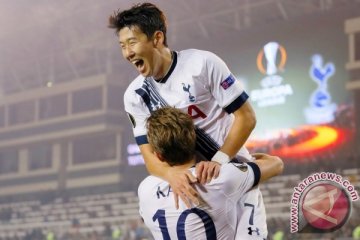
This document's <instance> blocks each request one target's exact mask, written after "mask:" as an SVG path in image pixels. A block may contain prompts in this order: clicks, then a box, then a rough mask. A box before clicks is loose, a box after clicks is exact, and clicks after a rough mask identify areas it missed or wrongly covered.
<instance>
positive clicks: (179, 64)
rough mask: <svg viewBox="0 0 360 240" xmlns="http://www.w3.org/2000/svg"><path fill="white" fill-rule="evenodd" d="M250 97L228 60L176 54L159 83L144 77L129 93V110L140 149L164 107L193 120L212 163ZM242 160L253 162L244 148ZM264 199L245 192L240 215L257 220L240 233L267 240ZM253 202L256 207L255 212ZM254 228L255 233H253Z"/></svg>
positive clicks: (203, 152)
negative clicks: (151, 118) (150, 121)
mask: <svg viewBox="0 0 360 240" xmlns="http://www.w3.org/2000/svg"><path fill="white" fill-rule="evenodd" d="M247 99H248V95H247V94H246V92H245V91H244V89H243V87H242V84H241V83H240V81H238V80H236V79H235V77H234V76H233V74H232V73H231V72H230V70H229V68H228V67H227V66H226V64H225V63H224V61H223V60H221V59H220V58H219V57H218V56H216V55H215V54H213V53H211V52H207V51H202V50H196V49H188V50H183V51H179V52H173V63H172V65H171V67H170V70H169V72H168V73H167V74H166V76H165V77H164V78H163V79H162V80H161V81H160V82H156V81H155V80H154V79H153V78H151V77H144V76H142V75H139V76H138V77H137V78H136V79H135V80H134V81H133V82H132V83H131V84H130V85H129V87H128V88H127V90H126V92H125V94H124V104H125V111H126V112H127V114H128V116H129V118H130V120H131V123H132V125H133V131H134V136H135V139H136V142H137V144H138V145H141V144H144V143H148V141H147V137H146V134H147V130H146V119H147V118H148V117H149V116H150V114H151V112H153V111H155V110H156V109H158V108H161V107H164V106H171V107H176V108H178V109H180V110H182V111H184V112H186V113H188V114H189V115H190V116H191V117H192V119H193V121H194V124H195V127H196V136H197V137H196V141H197V142H196V150H197V152H198V153H200V154H201V155H203V156H204V157H205V158H206V159H208V160H210V159H212V157H213V156H214V155H215V153H216V152H217V151H218V150H219V149H220V147H221V146H222V145H223V144H224V140H225V138H226V136H227V134H228V132H229V130H230V128H231V125H232V122H233V117H234V116H233V115H232V114H231V113H233V112H234V111H235V110H237V109H239V108H240V107H241V106H242V105H243V104H244V103H245V102H246V101H247ZM237 156H238V158H242V159H243V158H245V159H251V156H250V154H249V152H248V151H247V149H246V148H245V147H242V148H241V149H240V150H239V152H238V153H237ZM203 160H204V159H203ZM261 198H262V196H261V193H260V191H259V190H258V189H257V188H255V189H253V190H251V191H249V192H248V193H247V194H245V196H244V199H245V200H246V201H244V203H243V204H240V205H239V215H242V214H244V215H246V216H248V215H249V214H250V215H253V216H255V217H254V220H253V221H248V222H247V224H246V225H245V224H241V225H240V224H239V225H238V234H243V233H244V234H247V235H249V236H253V237H254V236H262V237H264V238H266V236H267V225H266V216H265V214H264V213H265V208H264V205H263V202H262V199H261ZM259 199H261V201H260V202H259ZM248 204H251V205H254V208H255V209H254V213H255V214H252V209H251V208H250V207H249V206H248ZM262 214H263V216H262ZM260 216H261V217H260ZM243 221H245V220H243ZM255 225H256V227H255V228H254V226H255ZM249 227H250V228H251V227H252V228H254V229H255V230H256V231H255V232H250V233H249ZM257 229H259V231H257ZM254 239H256V238H254Z"/></svg>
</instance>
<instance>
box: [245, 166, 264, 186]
mask: <svg viewBox="0 0 360 240" xmlns="http://www.w3.org/2000/svg"><path fill="white" fill-rule="evenodd" d="M247 164H248V165H249V166H250V167H251V168H252V170H253V172H254V185H253V187H255V186H256V185H258V184H259V181H260V177H261V172H260V168H259V166H258V165H257V164H256V163H253V162H248V163H247Z"/></svg>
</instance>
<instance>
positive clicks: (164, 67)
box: [153, 48, 173, 81]
mask: <svg viewBox="0 0 360 240" xmlns="http://www.w3.org/2000/svg"><path fill="white" fill-rule="evenodd" d="M160 56H161V62H162V64H161V67H160V71H159V73H158V74H156V76H153V78H154V79H155V80H156V81H160V80H161V79H162V78H164V77H165V76H166V74H167V73H168V72H169V70H170V68H171V64H172V62H173V54H172V52H171V50H170V49H169V48H164V49H162V50H161V54H160Z"/></svg>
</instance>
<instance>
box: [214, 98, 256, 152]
mask: <svg viewBox="0 0 360 240" xmlns="http://www.w3.org/2000/svg"><path fill="white" fill-rule="evenodd" d="M244 105H245V106H242V107H241V108H244V109H241V110H240V109H239V110H237V111H235V112H234V115H235V120H234V122H233V124H232V126H231V128H230V131H229V133H228V135H227V137H226V138H225V141H224V144H223V146H222V147H221V149H220V150H221V151H222V152H224V153H226V154H227V155H228V156H229V157H230V158H232V157H234V156H235V155H236V153H237V152H238V151H239V150H240V148H241V147H242V146H243V145H244V144H245V142H246V140H247V139H248V138H249V136H250V134H251V132H252V130H253V129H254V128H255V125H256V117H255V113H254V111H253V110H252V108H251V106H250V104H249V103H245V104H244Z"/></svg>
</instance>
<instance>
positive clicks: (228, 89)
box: [204, 52, 249, 113]
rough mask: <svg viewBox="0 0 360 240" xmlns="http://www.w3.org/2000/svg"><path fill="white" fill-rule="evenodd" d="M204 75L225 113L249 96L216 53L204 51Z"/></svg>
mask: <svg viewBox="0 0 360 240" xmlns="http://www.w3.org/2000/svg"><path fill="white" fill-rule="evenodd" d="M205 61H206V63H205V69H204V71H205V76H206V77H207V81H208V84H209V86H210V91H211V94H212V95H213V97H214V98H215V99H216V101H217V102H218V104H219V106H220V107H222V108H224V110H225V111H226V112H227V113H233V112H234V111H235V110H237V109H238V108H240V107H241V106H242V105H243V104H244V103H245V102H246V100H247V99H248V98H249V96H248V95H247V93H246V92H245V91H244V89H243V87H242V84H241V82H240V81H239V80H237V79H236V78H235V76H234V75H233V74H232V73H231V72H230V70H229V68H228V67H227V65H226V64H225V62H224V61H223V60H222V59H220V58H219V57H218V56H217V55H215V54H213V53H210V52H206V60H205Z"/></svg>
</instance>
